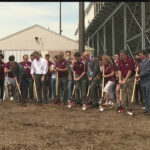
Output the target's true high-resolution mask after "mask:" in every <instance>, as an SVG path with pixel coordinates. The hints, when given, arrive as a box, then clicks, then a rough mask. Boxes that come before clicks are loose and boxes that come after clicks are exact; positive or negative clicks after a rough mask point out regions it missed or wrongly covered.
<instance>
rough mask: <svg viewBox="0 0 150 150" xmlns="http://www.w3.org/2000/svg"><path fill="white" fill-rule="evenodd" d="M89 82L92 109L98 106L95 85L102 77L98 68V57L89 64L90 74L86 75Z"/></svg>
mask: <svg viewBox="0 0 150 150" xmlns="http://www.w3.org/2000/svg"><path fill="white" fill-rule="evenodd" d="M88 77H89V82H90V84H91V88H90V100H91V102H92V104H93V105H92V107H96V106H98V92H97V83H98V81H99V80H100V78H101V77H102V73H101V71H100V67H99V57H97V56H96V57H95V58H94V60H92V61H91V62H90V73H89V74H88Z"/></svg>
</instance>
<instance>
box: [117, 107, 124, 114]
mask: <svg viewBox="0 0 150 150" xmlns="http://www.w3.org/2000/svg"><path fill="white" fill-rule="evenodd" d="M124 111H125V110H124V109H123V108H122V109H118V110H117V112H118V113H122V112H124Z"/></svg>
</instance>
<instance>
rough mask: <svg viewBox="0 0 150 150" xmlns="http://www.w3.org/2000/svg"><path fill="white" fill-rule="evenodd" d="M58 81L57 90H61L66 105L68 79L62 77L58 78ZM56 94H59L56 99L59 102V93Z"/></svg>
mask: <svg viewBox="0 0 150 150" xmlns="http://www.w3.org/2000/svg"><path fill="white" fill-rule="evenodd" d="M58 80H59V83H58V89H59V91H60V89H61V90H62V93H63V101H64V104H66V103H67V98H68V90H67V86H68V77H64V78H61V77H59V78H58ZM58 93H59V97H58V99H59V100H60V92H58Z"/></svg>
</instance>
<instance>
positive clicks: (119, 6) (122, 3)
mask: <svg viewBox="0 0 150 150" xmlns="http://www.w3.org/2000/svg"><path fill="white" fill-rule="evenodd" d="M124 4H125V2H121V3H120V4H119V5H118V7H117V8H116V9H115V10H114V11H113V12H112V13H111V15H110V16H108V17H107V19H106V20H105V21H104V22H103V23H102V24H101V26H100V27H99V28H98V29H97V30H96V31H95V32H94V33H93V34H92V35H91V36H90V39H91V38H92V37H93V36H94V35H95V34H96V33H97V32H98V31H99V30H100V29H101V28H102V27H103V26H104V25H105V24H106V23H107V22H108V21H109V20H110V19H111V17H112V16H113V15H114V14H115V13H116V12H117V11H118V10H119V9H120V8H121V7H122V6H123V5H124Z"/></svg>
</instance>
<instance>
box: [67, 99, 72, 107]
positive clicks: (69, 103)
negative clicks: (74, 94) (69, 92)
mask: <svg viewBox="0 0 150 150" xmlns="http://www.w3.org/2000/svg"><path fill="white" fill-rule="evenodd" d="M67 107H68V108H71V107H72V105H71V100H68V105H67Z"/></svg>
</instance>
